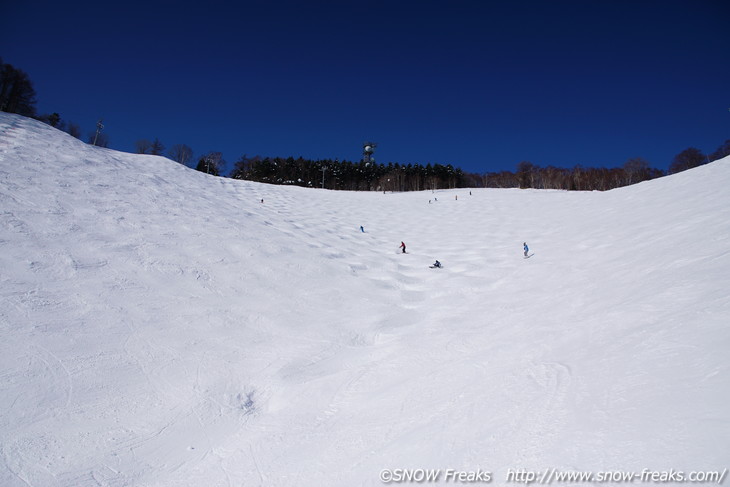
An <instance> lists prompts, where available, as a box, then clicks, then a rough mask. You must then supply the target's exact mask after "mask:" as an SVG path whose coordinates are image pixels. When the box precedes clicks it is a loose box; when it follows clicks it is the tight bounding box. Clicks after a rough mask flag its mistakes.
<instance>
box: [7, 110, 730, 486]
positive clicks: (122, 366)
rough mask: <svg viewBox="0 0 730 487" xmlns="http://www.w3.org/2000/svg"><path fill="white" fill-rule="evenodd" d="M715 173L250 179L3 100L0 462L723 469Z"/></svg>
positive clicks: (724, 252) (722, 257) (18, 481)
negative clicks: (385, 186)
mask: <svg viewBox="0 0 730 487" xmlns="http://www.w3.org/2000/svg"><path fill="white" fill-rule="evenodd" d="M315 184H316V182H315ZM729 188H730V158H725V159H723V160H720V161H716V162H713V163H712V164H708V165H706V166H702V167H699V168H696V169H693V170H690V171H686V172H684V173H680V174H677V175H673V176H668V177H665V178H661V179H658V180H654V181H650V182H646V183H642V184H638V185H635V186H631V187H627V188H622V189H618V190H614V191H609V192H605V193H599V192H562V191H537V190H512V189H507V190H497V189H486V190H485V189H473V190H471V194H469V190H466V189H455V190H443V191H436V192H431V191H427V192H412V193H402V194H390V193H388V194H383V193H380V192H374V193H373V192H371V193H360V192H336V191H329V190H322V189H306V188H299V187H284V186H272V185H264V184H258V183H253V182H247V181H237V180H231V179H226V178H217V177H212V176H208V175H206V174H202V173H200V172H196V171H193V170H190V169H188V168H185V167H183V166H181V165H179V164H176V163H174V162H171V161H169V160H167V159H164V158H162V157H155V156H148V155H133V154H126V153H120V152H115V151H111V150H107V149H101V148H96V147H92V146H89V145H86V144H84V143H82V142H80V141H78V140H76V139H74V138H72V137H70V136H68V135H66V134H64V133H62V132H60V131H57V130H56V129H53V128H51V127H49V126H47V125H44V124H41V123H39V122H36V121H33V120H30V119H26V118H22V117H18V116H14V115H8V114H1V115H0V448H1V454H0V485H2V486H6V487H18V486H128V485H139V486H242V485H245V486H249V485H262V486H355V485H365V486H370V485H382V484H381V480H380V475H381V471H382V470H383V469H393V470H394V471H395V469H398V468H412V469H419V468H422V469H444V470H445V469H454V470H459V471H477V470H481V471H489V472H491V474H492V482H491V483H492V484H493V485H505V484H506V483H507V476H508V474H509V472H510V469H511V470H512V471H514V470H516V469H527V470H534V471H543V470H545V469H548V468H550V469H552V468H554V469H559V470H565V471H593V472H600V471H613V470H622V471H637V472H638V471H641V470H642V469H644V468H649V469H652V470H670V469H675V470H683V471H686V472H689V471H699V470H718V471H722V470H723V469H724V468H728V467H730V370H729V369H730V354H729V350H730V291H729V290H730V189H729ZM457 196H458V199H457ZM262 200H263V201H262ZM429 200H430V203H429ZM361 225H362V226H363V228H364V230H365V232H361V231H360V226H361ZM401 241H404V242H405V243H406V245H407V249H408V253H407V254H402V253H400V251H399V249H398V246H399V245H400V243H401ZM523 242H527V244H528V245H529V247H530V252H531V253H532V252H534V254H533V255H532V257H531V258H528V259H525V258H523V255H522V244H523ZM436 259H438V260H440V261H441V262H442V264H443V266H444V267H443V268H442V269H430V268H429V265H430V264H432V263H433V262H434V260H436ZM572 485H577V484H572Z"/></svg>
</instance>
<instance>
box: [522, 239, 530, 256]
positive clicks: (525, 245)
mask: <svg viewBox="0 0 730 487" xmlns="http://www.w3.org/2000/svg"><path fill="white" fill-rule="evenodd" d="M522 246H523V247H522V248H523V249H525V257H527V252H529V251H530V248H529V247H528V246H527V242H522Z"/></svg>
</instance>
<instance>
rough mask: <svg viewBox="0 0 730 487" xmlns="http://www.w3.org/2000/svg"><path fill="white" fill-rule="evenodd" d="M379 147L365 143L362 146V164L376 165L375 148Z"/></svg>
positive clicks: (372, 143) (373, 143) (371, 143)
mask: <svg viewBox="0 0 730 487" xmlns="http://www.w3.org/2000/svg"><path fill="white" fill-rule="evenodd" d="M377 146H378V144H376V143H375V142H365V143H364V144H363V145H362V162H364V163H366V164H368V163H371V162H372V163H375V157H374V156H373V152H375V148H376V147H377Z"/></svg>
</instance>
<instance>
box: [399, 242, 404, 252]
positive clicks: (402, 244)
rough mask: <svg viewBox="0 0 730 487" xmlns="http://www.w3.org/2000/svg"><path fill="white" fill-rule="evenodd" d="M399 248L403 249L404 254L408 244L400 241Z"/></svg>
mask: <svg viewBox="0 0 730 487" xmlns="http://www.w3.org/2000/svg"><path fill="white" fill-rule="evenodd" d="M398 248H400V249H403V253H404V254H405V253H406V244H404V243H403V242H401V243H400V247H398Z"/></svg>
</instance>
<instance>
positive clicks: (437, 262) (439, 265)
mask: <svg viewBox="0 0 730 487" xmlns="http://www.w3.org/2000/svg"><path fill="white" fill-rule="evenodd" d="M431 267H432V268H433V267H438V268H439V269H440V268H441V262H439V261H436V262H434V263H433V265H432V266H431Z"/></svg>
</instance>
